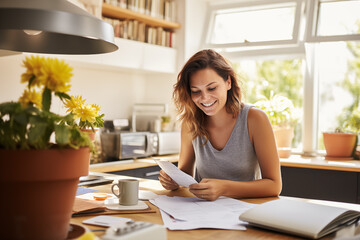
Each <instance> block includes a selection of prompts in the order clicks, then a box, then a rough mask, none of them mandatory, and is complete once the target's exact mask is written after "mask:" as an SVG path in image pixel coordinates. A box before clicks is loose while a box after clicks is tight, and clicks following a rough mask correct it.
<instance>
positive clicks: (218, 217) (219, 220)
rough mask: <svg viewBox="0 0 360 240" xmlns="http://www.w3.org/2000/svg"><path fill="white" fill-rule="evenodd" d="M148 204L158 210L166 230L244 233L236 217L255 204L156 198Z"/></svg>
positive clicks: (228, 199)
mask: <svg viewBox="0 0 360 240" xmlns="http://www.w3.org/2000/svg"><path fill="white" fill-rule="evenodd" d="M150 202H151V203H153V204H154V205H156V206H157V207H158V208H159V209H160V212H161V217H162V219H163V222H164V225H165V226H166V227H167V228H168V229H170V230H189V229H198V228H217V229H231V230H245V229H246V228H245V227H244V223H245V222H243V221H241V220H239V215H240V214H242V213H243V212H245V211H246V210H248V209H250V208H252V207H253V206H255V205H256V204H251V203H246V202H243V201H239V200H236V199H232V198H225V197H221V198H219V199H217V200H216V201H212V202H211V201H207V200H203V199H200V198H195V197H168V196H159V197H157V198H155V199H154V200H151V201H150Z"/></svg>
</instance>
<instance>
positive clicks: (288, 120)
mask: <svg viewBox="0 0 360 240" xmlns="http://www.w3.org/2000/svg"><path fill="white" fill-rule="evenodd" d="M254 105H255V106H256V107H257V108H259V109H261V110H263V111H264V112H265V113H266V115H267V116H268V118H269V120H270V123H271V125H272V128H273V131H274V135H275V140H276V145H277V149H278V154H279V157H280V158H288V157H290V155H291V142H292V139H293V138H294V127H295V126H296V124H297V121H298V119H299V114H298V111H297V110H296V109H295V107H294V105H293V103H292V101H291V100H290V99H289V98H287V97H284V96H281V95H274V93H273V92H271V93H270V98H266V97H265V96H263V97H262V99H261V100H259V101H257V102H256V103H255V104H254Z"/></svg>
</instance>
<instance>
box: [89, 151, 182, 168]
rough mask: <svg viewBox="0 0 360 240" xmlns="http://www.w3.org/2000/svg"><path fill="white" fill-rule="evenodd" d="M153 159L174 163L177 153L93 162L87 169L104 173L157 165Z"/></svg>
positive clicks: (176, 160)
mask: <svg viewBox="0 0 360 240" xmlns="http://www.w3.org/2000/svg"><path fill="white" fill-rule="evenodd" d="M154 159H161V160H165V161H170V162H173V163H175V162H178V160H179V155H178V154H172V155H163V156H154V157H149V158H139V159H134V160H119V161H112V162H104V163H95V164H90V167H89V171H90V172H103V173H105V172H114V171H124V170H130V169H137V168H146V167H152V166H157V164H156V163H155V161H154Z"/></svg>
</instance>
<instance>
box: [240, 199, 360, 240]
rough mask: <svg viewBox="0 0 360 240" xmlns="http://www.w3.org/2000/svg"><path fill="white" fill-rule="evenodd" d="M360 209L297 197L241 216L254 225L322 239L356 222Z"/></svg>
mask: <svg viewBox="0 0 360 240" xmlns="http://www.w3.org/2000/svg"><path fill="white" fill-rule="evenodd" d="M359 217H360V212H358V211H352V210H348V209H344V208H338V207H332V206H325V205H320V204H316V203H310V202H305V201H302V200H293V199H278V200H274V201H270V202H266V203H263V204H260V205H258V206H255V207H253V208H251V209H249V210H247V211H246V212H244V213H243V214H241V215H240V219H241V220H243V221H246V222H249V224H250V225H254V226H257V227H262V228H266V229H270V230H275V231H280V232H285V233H290V234H293V235H298V236H302V237H306V238H313V239H317V238H321V237H323V236H325V235H327V234H329V233H332V232H334V231H336V230H338V229H339V228H341V227H343V226H346V225H348V224H349V223H352V222H354V221H356V219H358V218H359Z"/></svg>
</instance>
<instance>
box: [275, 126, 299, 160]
mask: <svg viewBox="0 0 360 240" xmlns="http://www.w3.org/2000/svg"><path fill="white" fill-rule="evenodd" d="M273 131H274V135H275V140H276V145H277V150H278V155H279V157H280V158H288V157H290V155H291V142H292V139H293V138H294V128H293V127H274V128H273Z"/></svg>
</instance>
